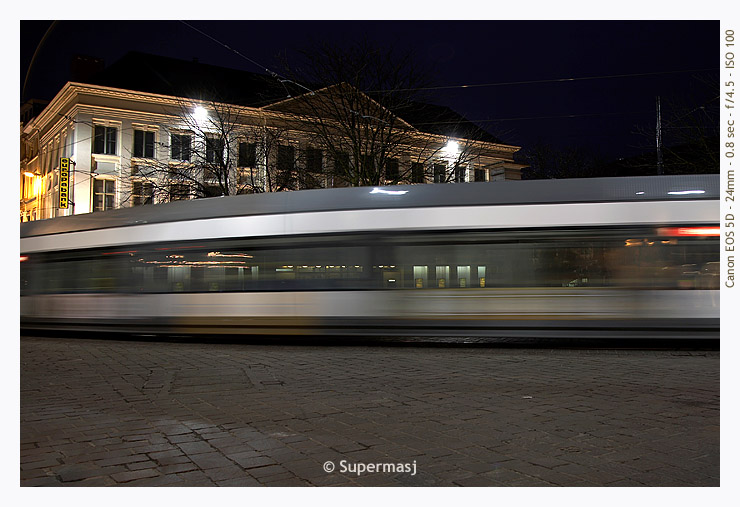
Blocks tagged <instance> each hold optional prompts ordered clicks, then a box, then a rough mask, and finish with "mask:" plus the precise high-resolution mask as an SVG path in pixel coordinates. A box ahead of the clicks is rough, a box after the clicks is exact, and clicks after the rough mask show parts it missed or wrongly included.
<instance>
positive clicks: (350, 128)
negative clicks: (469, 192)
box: [266, 42, 477, 186]
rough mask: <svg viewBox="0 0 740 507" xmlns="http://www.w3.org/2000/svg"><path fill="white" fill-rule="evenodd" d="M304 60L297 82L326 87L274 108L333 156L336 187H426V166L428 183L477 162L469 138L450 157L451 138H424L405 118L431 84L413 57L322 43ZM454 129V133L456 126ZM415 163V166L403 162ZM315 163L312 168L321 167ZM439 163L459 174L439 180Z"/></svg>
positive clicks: (307, 89)
mask: <svg viewBox="0 0 740 507" xmlns="http://www.w3.org/2000/svg"><path fill="white" fill-rule="evenodd" d="M303 56H304V59H305V62H304V63H303V64H302V66H301V69H303V71H302V72H293V71H292V70H291V69H290V68H288V70H287V72H289V74H290V76H291V77H292V79H294V82H302V83H318V84H313V85H306V86H304V87H303V89H302V91H303V93H301V94H299V95H298V96H297V97H293V98H291V99H288V100H285V101H282V102H280V103H277V104H274V105H272V106H268V107H267V108H266V109H269V110H273V111H280V112H284V113H288V114H289V115H290V120H288V121H289V124H290V125H292V126H293V128H294V129H295V130H300V131H302V132H303V133H304V139H305V143H306V146H309V147H310V148H309V149H314V150H320V151H321V152H322V153H325V154H326V156H327V159H328V163H327V164H326V166H325V167H323V171H324V173H325V174H326V179H327V181H328V182H329V184H330V185H332V186H365V185H380V184H383V183H389V184H397V183H401V182H414V181H416V180H419V176H418V171H419V167H420V166H419V164H421V168H422V170H423V172H424V177H425V178H429V179H432V178H434V181H440V182H444V181H450V180H454V179H455V177H456V176H455V175H457V177H458V178H459V176H460V169H461V168H465V167H466V165H467V164H468V163H469V162H470V161H472V160H474V159H475V158H476V157H477V154H476V150H475V149H474V145H473V143H471V142H470V140H469V139H462V138H461V139H457V142H456V145H455V146H456V147H457V151H455V152H454V153H452V152H451V150H449V149H448V152H447V153H445V152H444V151H445V146H447V144H446V143H445V142H444V140H445V137H446V136H443V135H439V134H430V133H428V132H423V131H421V130H419V129H417V128H416V127H415V126H413V125H411V124H410V123H408V122H407V121H405V120H404V119H403V117H404V116H405V113H406V112H409V111H412V110H415V109H416V110H418V108H419V107H420V104H419V103H418V102H417V101H415V100H414V98H415V96H416V95H418V91H417V90H418V89H419V88H424V87H425V86H427V85H428V83H429V79H428V77H426V74H425V73H424V72H423V71H421V70H420V69H419V67H418V66H417V65H416V64H415V62H414V59H413V55H412V54H411V53H404V54H399V53H397V52H394V51H393V50H390V49H383V48H378V47H375V46H372V45H370V44H369V43H367V42H360V43H356V44H354V45H351V46H343V47H338V46H333V45H330V44H318V45H317V46H316V47H313V48H311V49H310V50H307V51H305V52H303ZM323 83H328V85H326V86H324V85H323ZM447 127H448V130H450V131H452V130H453V129H454V128H455V127H456V126H455V125H454V124H450V125H447ZM307 153H310V152H307ZM409 157H410V162H409V163H405V164H404V163H401V162H400V160H401V159H402V158H403V159H404V160H406V159H407V158H409ZM308 158H309V160H306V163H307V165H308V166H309V167H313V166H314V165H315V164H312V163H311V160H310V155H309V156H308ZM435 160H436V161H437V162H439V163H438V165H441V162H443V161H444V160H447V161H448V162H449V164H450V165H451V166H452V167H456V168H457V170H452V171H445V172H444V176H443V177H442V176H441V175H440V174H437V175H436V176H435V174H434V165H433V164H432V161H435ZM438 172H439V171H438ZM313 174H315V173H314V172H313V171H312V170H308V171H307V175H308V176H312V175H313ZM314 179H315V178H314ZM308 183H309V184H310V183H311V181H309V182H308Z"/></svg>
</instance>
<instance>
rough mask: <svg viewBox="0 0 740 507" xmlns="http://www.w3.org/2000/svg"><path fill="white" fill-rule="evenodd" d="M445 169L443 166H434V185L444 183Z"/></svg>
mask: <svg viewBox="0 0 740 507" xmlns="http://www.w3.org/2000/svg"><path fill="white" fill-rule="evenodd" d="M446 169H447V168H446V167H445V165H444V164H434V183H444V182H445V180H446V179H447V178H446V174H445V171H446Z"/></svg>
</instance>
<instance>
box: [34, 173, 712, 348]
mask: <svg viewBox="0 0 740 507" xmlns="http://www.w3.org/2000/svg"><path fill="white" fill-rule="evenodd" d="M718 200H719V178H718V176H716V175H694V176H656V177H625V178H594V179H582V180H581V179H579V180H534V181H502V182H496V183H469V184H444V185H410V186H390V187H376V188H372V187H368V188H365V187H361V188H342V189H330V190H305V191H299V192H284V193H275V194H259V195H238V196H231V197H220V198H210V199H201V200H194V201H179V202H173V203H168V204H158V205H153V206H142V207H135V208H127V209H119V210H113V211H107V212H102V213H91V214H85V215H76V216H72V217H65V218H57V219H53V220H45V221H37V222H28V223H24V224H21V240H20V245H21V248H20V250H21V251H20V253H21V270H20V273H21V280H20V282H21V297H20V309H21V315H20V318H21V328H22V329H24V330H33V329H52V330H75V331H88V330H89V331H93V330H94V331H116V332H126V333H147V334H154V333H163V334H194V333H200V334H260V335H264V334H281V335H289V334H304V335H391V336H403V335H414V336H424V335H427V336H429V335H440V336H445V335H449V336H453V335H462V336H494V337H498V336H501V337H559V336H562V337H569V338H573V337H590V338H593V337H620V338H621V337H650V338H654V337H670V338H680V337H690V338H697V337H706V338H718V337H719V253H720V245H719V204H718Z"/></svg>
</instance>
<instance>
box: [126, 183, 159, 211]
mask: <svg viewBox="0 0 740 507" xmlns="http://www.w3.org/2000/svg"><path fill="white" fill-rule="evenodd" d="M131 195H132V201H131V204H132V205H133V206H141V205H143V204H152V203H153V202H154V187H153V186H152V184H151V183H146V182H142V181H135V182H134V183H133V191H132V193H131Z"/></svg>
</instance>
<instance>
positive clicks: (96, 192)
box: [93, 179, 116, 211]
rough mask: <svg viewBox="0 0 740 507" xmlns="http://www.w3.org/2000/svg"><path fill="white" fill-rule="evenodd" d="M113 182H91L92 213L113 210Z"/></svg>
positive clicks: (114, 184)
mask: <svg viewBox="0 0 740 507" xmlns="http://www.w3.org/2000/svg"><path fill="white" fill-rule="evenodd" d="M115 204H116V182H115V180H102V179H98V180H95V181H94V182H93V211H105V210H109V209H113V208H115Z"/></svg>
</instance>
